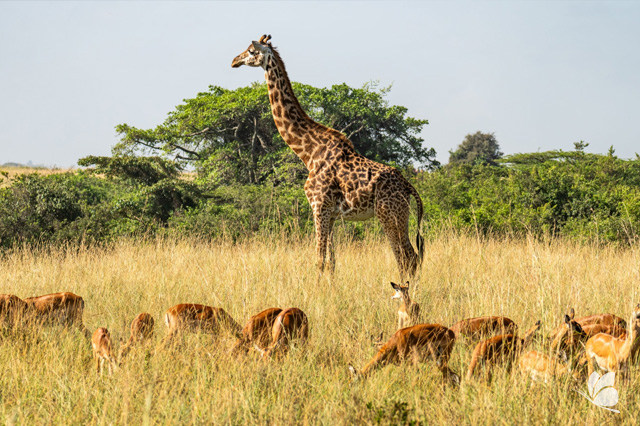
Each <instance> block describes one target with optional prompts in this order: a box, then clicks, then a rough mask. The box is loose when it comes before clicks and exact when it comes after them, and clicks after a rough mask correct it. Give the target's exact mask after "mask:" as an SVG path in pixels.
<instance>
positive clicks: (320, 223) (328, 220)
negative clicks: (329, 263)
mask: <svg viewBox="0 0 640 426" xmlns="http://www.w3.org/2000/svg"><path fill="white" fill-rule="evenodd" d="M313 219H314V223H315V227H316V255H317V257H318V271H319V273H320V275H322V273H323V272H324V267H325V262H326V257H327V247H328V245H329V237H331V236H332V233H333V223H334V222H335V218H333V217H332V215H331V211H330V210H319V211H317V212H314V215H313ZM331 246H332V247H331V251H333V244H331ZM330 257H331V256H330Z"/></svg>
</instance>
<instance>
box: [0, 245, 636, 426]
mask: <svg viewBox="0 0 640 426" xmlns="http://www.w3.org/2000/svg"><path fill="white" fill-rule="evenodd" d="M425 253H426V255H425V259H424V264H423V266H422V269H421V275H420V277H419V279H418V280H417V282H416V283H415V286H414V294H413V297H414V299H415V300H416V301H418V302H419V303H420V304H421V305H422V312H423V320H424V322H439V323H443V324H446V325H450V324H452V323H453V322H455V321H456V320H459V319H461V318H465V317H471V316H477V315H486V314H503V315H507V316H509V317H511V318H512V319H513V320H515V321H516V322H517V323H518V324H519V325H520V327H521V328H528V327H529V326H530V325H532V324H533V323H534V322H535V321H536V320H537V319H541V320H542V321H543V329H542V333H541V334H542V335H546V334H547V333H548V332H549V331H550V330H551V329H552V328H553V327H555V326H556V325H557V324H558V323H559V321H560V320H561V315H562V314H563V313H564V312H565V311H566V310H567V308H569V307H574V308H575V309H576V312H577V315H583V314H585V315H586V314H589V313H596V312H611V313H616V314H618V315H621V316H623V317H625V318H626V317H628V315H629V313H630V311H631V308H632V306H634V305H635V304H636V303H638V302H640V292H639V291H638V288H639V287H638V284H639V283H640V279H639V278H640V269H639V267H640V255H639V252H638V250H637V249H635V248H633V249H619V248H612V247H595V246H587V245H578V244H575V243H571V242H562V241H553V242H538V241H534V240H528V241H527V240H504V241H498V240H478V239H476V238H473V237H470V236H464V235H454V234H448V235H443V236H441V237H437V238H435V239H433V240H431V241H427V243H426V250H425ZM314 265H315V262H314V249H313V243H312V242H311V241H310V240H309V241H302V242H298V243H295V242H285V241H280V240H275V241H253V242H246V243H241V244H237V245H232V244H227V243H216V244H209V245H207V244H198V243H193V242H189V241H154V242H120V243H117V244H115V245H113V246H112V247H110V248H108V249H104V248H103V249H67V250H65V249H58V250H49V251H40V252H38V251H36V250H26V249H24V250H17V251H15V252H13V253H10V254H7V255H5V256H4V257H2V258H0V286H1V287H0V292H2V293H13V294H16V295H18V296H20V297H27V296H33V295H41V294H46V293H51V292H57V291H72V292H74V293H77V294H79V295H81V296H83V297H84V299H85V303H86V309H85V324H86V325H87V327H88V328H89V329H90V330H92V331H93V330H94V329H95V328H97V327H99V326H104V327H107V328H109V330H111V332H112V335H113V336H114V337H115V338H116V339H117V338H119V337H122V338H126V337H127V335H126V333H127V329H128V325H129V322H130V321H131V319H132V318H133V317H134V316H135V315H136V314H137V313H139V312H143V311H147V312H150V313H151V314H152V315H153V316H154V317H155V319H156V326H157V329H156V334H155V336H154V339H153V344H152V346H154V345H155V344H157V343H158V342H159V340H160V339H161V338H162V337H163V336H164V334H165V333H166V330H165V327H164V324H163V321H162V313H163V312H164V311H165V310H166V309H167V308H169V307H170V306H172V305H175V304H177V303H184V302H193V303H203V304H208V305H213V306H221V307H223V308H224V309H225V310H227V312H229V313H230V314H231V315H232V316H233V317H234V318H235V319H236V320H237V321H238V322H240V323H244V322H245V321H246V320H247V318H248V317H249V316H251V315H252V314H255V313H257V312H259V311H260V310H262V309H265V308H267V307H272V306H280V307H283V308H284V307H289V306H298V307H300V308H301V309H303V310H304V311H305V312H306V313H307V315H308V317H309V321H310V341H309V344H308V347H307V349H306V350H302V349H301V348H294V350H293V351H292V352H291V353H290V354H289V355H288V356H287V357H286V358H285V359H283V360H282V361H281V362H268V363H262V362H258V361H257V359H256V357H255V356H253V355H251V356H249V357H246V358H244V357H238V358H232V357H230V356H228V355H227V351H228V349H229V348H230V347H231V345H232V343H233V339H232V338H231V336H229V335H226V334H224V335H222V336H220V338H218V339H217V340H215V341H214V340H213V339H211V338H210V337H209V336H203V335H190V336H187V337H186V338H185V339H184V342H183V344H182V346H181V348H180V349H179V350H176V351H167V352H163V353H160V354H158V355H155V356H152V355H151V354H150V350H144V349H142V350H134V351H133V352H132V353H131V354H130V356H129V358H128V362H127V363H126V364H125V365H123V367H122V369H121V370H119V371H118V372H117V373H116V374H114V375H113V376H111V377H109V376H106V375H105V376H102V377H99V376H98V375H97V374H96V373H95V371H94V369H93V364H92V360H91V351H90V348H89V345H88V343H87V342H86V341H84V340H83V338H82V336H81V334H80V333H77V332H73V331H72V332H61V331H60V330H56V329H45V330H43V331H42V332H41V333H38V334H31V333H28V334H27V336H26V337H25V336H23V335H21V334H20V332H15V333H4V336H3V337H2V340H1V341H0V366H1V367H2V369H1V374H0V419H2V420H1V421H2V422H3V423H5V424H24V425H36V424H37V425H40V424H51V425H78V424H83V425H103V424H104V425H111V424H118V425H120V424H122V425H127V424H130V425H140V424H143V425H177V424H274V425H275V424H278V425H280V424H330V425H334V424H444V423H450V424H474V425H475V424H480V425H483V424H487V425H493V424H516V423H517V424H542V423H552V424H560V423H562V424H574V423H581V424H602V423H609V422H615V423H623V424H638V422H640V414H639V413H640V410H639V409H640V398H639V397H638V396H637V395H636V394H637V392H638V390H639V389H640V381H639V380H638V376H637V371H636V369H633V370H632V380H631V383H630V384H629V385H626V386H622V385H621V386H618V390H619V393H620V402H619V404H618V405H617V407H616V408H618V409H619V410H620V411H621V414H618V415H616V414H612V413H609V412H607V411H605V410H602V409H601V408H598V407H596V406H594V405H592V404H591V403H590V402H588V401H587V400H586V399H584V398H583V397H582V396H580V395H578V393H576V392H575V389H581V390H583V391H586V379H585V380H584V381H583V382H579V383H571V382H566V381H559V382H556V383H551V384H547V385H542V384H532V383H530V382H529V381H528V380H526V379H523V378H522V377H520V376H519V375H518V374H511V373H509V372H508V371H506V370H505V369H499V370H498V371H497V374H494V377H493V380H492V381H491V382H490V383H487V382H485V381H483V380H473V381H471V382H467V381H464V380H463V382H462V385H461V387H460V388H459V389H455V388H450V387H444V386H443V385H442V383H441V376H440V374H439V372H438V371H437V370H436V369H435V368H434V365H433V363H431V362H427V363H425V364H422V365H419V366H417V367H412V366H409V365H402V366H389V367H386V368H384V369H381V370H379V371H378V372H377V373H376V374H374V375H373V376H372V377H370V378H369V379H367V380H365V381H363V382H358V383H356V384H350V381H349V375H348V370H347V364H348V363H354V364H355V365H356V366H361V365H362V364H363V363H365V362H366V361H368V360H369V359H370V357H371V356H372V355H373V354H374V352H375V349H374V347H373V345H372V344H371V337H370V336H371V335H375V336H377V335H378V334H379V332H380V331H384V333H385V335H386V336H389V335H390V334H391V333H392V332H393V331H394V325H395V324H396V316H395V312H396V311H397V305H396V304H395V303H394V302H393V301H392V300H391V298H390V297H391V295H392V293H393V292H392V290H391V287H390V286H389V281H390V280H395V279H397V278H398V277H397V270H396V265H395V261H394V259H393V256H392V254H391V251H390V249H389V247H388V244H387V243H386V242H385V241H376V240H369V241H366V242H343V243H339V244H338V247H337V265H336V273H335V275H334V276H333V278H329V277H324V278H323V279H322V280H321V282H320V284H318V285H317V284H316V271H315V267H314ZM547 345H548V342H546V341H545V340H544V339H542V338H540V339H538V340H536V342H535V344H534V346H535V347H536V348H538V349H540V350H546V346H547ZM471 350H472V348H471V347H468V346H466V345H465V344H464V343H463V342H459V343H458V344H457V345H456V348H455V350H454V355H453V357H452V364H451V367H452V369H453V370H455V371H456V372H458V373H459V374H460V375H461V376H462V375H463V373H464V372H465V370H466V367H467V364H468V362H469V358H470V354H471Z"/></svg>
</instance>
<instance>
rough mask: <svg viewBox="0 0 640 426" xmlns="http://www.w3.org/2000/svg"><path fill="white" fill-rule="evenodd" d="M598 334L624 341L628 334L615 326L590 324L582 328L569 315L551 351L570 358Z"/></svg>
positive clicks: (565, 317) (554, 340) (556, 335)
mask: <svg viewBox="0 0 640 426" xmlns="http://www.w3.org/2000/svg"><path fill="white" fill-rule="evenodd" d="M598 333H604V334H609V335H611V336H613V337H618V338H621V339H624V338H625V337H626V335H627V332H626V330H625V329H624V328H622V327H619V326H617V325H615V324H589V325H585V326H581V325H580V323H578V321H577V320H574V319H572V318H571V316H569V315H565V316H564V324H563V327H562V328H561V329H560V331H559V332H556V333H555V338H554V339H553V341H552V342H551V349H552V350H553V351H555V352H557V353H558V354H561V355H563V356H564V357H565V358H570V357H572V356H573V355H575V354H576V353H577V352H579V351H580V350H581V349H582V348H583V346H584V343H585V342H586V341H587V339H589V338H590V337H591V336H595V335H596V334H598Z"/></svg>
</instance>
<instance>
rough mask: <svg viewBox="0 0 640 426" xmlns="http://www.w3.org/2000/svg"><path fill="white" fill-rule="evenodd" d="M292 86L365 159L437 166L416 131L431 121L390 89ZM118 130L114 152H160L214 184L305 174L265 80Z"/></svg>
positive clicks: (211, 93)
mask: <svg viewBox="0 0 640 426" xmlns="http://www.w3.org/2000/svg"><path fill="white" fill-rule="evenodd" d="M293 88H294V90H295V92H296V93H297V96H298V98H299V100H300V103H301V105H302V107H303V108H304V109H305V110H306V111H307V113H308V114H309V116H310V117H311V118H313V119H314V120H316V121H318V122H320V123H323V124H325V125H327V126H331V127H333V128H335V129H337V130H339V131H341V132H343V133H345V134H346V135H347V136H348V137H349V138H350V139H351V140H352V141H353V143H354V145H355V147H356V149H357V150H358V152H360V153H361V154H363V155H365V156H366V157H368V158H371V159H373V160H376V161H380V162H385V163H392V164H396V165H398V166H400V167H406V166H409V165H413V164H416V163H417V164H418V165H419V166H420V167H423V168H426V169H431V168H433V167H436V166H437V165H438V163H437V162H436V161H435V151H434V150H433V148H431V149H426V148H424V147H423V146H422V143H423V139H422V138H420V137H419V134H420V132H421V131H422V128H423V126H424V125H426V124H428V122H427V120H420V119H415V118H412V117H407V109H406V108H405V107H402V106H397V105H389V102H388V101H387V100H386V98H385V97H386V95H387V94H388V93H389V90H390V88H381V89H379V88H378V87H377V86H376V85H375V84H366V85H364V86H363V87H362V88H359V89H354V88H351V87H349V86H347V85H346V84H341V85H335V86H333V87H331V88H330V89H329V88H315V87H312V86H309V85H303V84H299V83H293ZM116 130H117V131H118V133H119V134H120V135H121V141H120V143H118V144H117V145H116V146H115V147H114V151H113V152H114V154H115V155H122V154H133V153H139V152H151V153H156V154H157V153H158V152H162V153H164V154H165V155H167V156H170V157H173V158H174V159H175V160H176V161H178V162H181V163H183V164H188V165H191V166H193V167H195V168H196V170H197V171H198V173H199V176H200V177H201V178H203V179H205V180H207V181H210V182H213V183H217V184H235V183H238V184H256V183H263V182H266V181H271V182H274V183H276V184H277V183H281V182H287V181H299V180H301V179H304V178H305V177H306V174H307V173H306V169H305V168H304V164H303V163H302V162H301V161H300V160H299V159H298V158H297V157H296V156H295V155H294V154H293V152H292V151H291V150H290V149H289V147H287V145H286V144H285V143H284V141H283V140H282V138H281V137H280V135H279V134H278V131H277V129H276V127H275V125H274V123H273V118H272V116H271V109H270V106H269V97H268V93H267V87H266V85H265V84H264V83H261V84H259V83H254V84H252V85H251V86H248V87H242V88H239V89H236V90H227V89H223V88H221V87H218V86H211V87H210V88H209V90H208V91H207V92H203V93H199V94H198V95H197V96H196V97H195V98H191V99H185V101H184V103H182V104H181V105H178V106H177V107H176V109H175V110H174V111H172V112H170V113H169V114H168V117H167V119H166V120H165V122H164V123H162V124H160V125H158V126H156V127H155V128H154V129H139V128H136V127H133V126H130V125H128V124H120V125H118V126H117V127H116Z"/></svg>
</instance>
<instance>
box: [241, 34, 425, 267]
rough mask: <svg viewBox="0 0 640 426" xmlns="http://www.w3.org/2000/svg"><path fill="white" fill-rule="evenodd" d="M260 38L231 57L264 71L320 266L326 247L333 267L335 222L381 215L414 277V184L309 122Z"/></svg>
mask: <svg viewBox="0 0 640 426" xmlns="http://www.w3.org/2000/svg"><path fill="white" fill-rule="evenodd" d="M268 41H269V37H265V36H263V37H261V38H260V41H259V42H253V43H252V44H251V46H249V48H248V49H247V50H245V51H244V52H243V53H241V54H240V55H238V56H237V57H236V58H235V59H234V60H233V62H232V64H231V65H232V66H233V67H234V68H236V67H240V66H242V65H249V66H260V67H262V68H264V70H265V79H266V81H267V86H268V89H269V101H270V103H271V111H272V114H273V119H274V121H275V124H276V127H277V128H278V131H279V132H280V135H282V138H283V139H284V141H285V142H286V143H287V145H289V146H290V147H291V149H293V151H294V152H295V153H296V155H297V156H298V157H299V158H300V159H301V160H302V161H303V162H304V164H305V165H306V167H307V169H308V170H309V176H308V178H307V181H306V183H305V185H304V191H305V194H306V196H307V199H308V200H309V204H310V205H311V208H312V211H313V219H314V224H315V228H316V251H317V256H318V267H319V269H320V271H323V270H324V267H325V263H326V262H325V259H326V253H327V249H328V251H329V266H330V268H331V269H333V267H334V264H335V255H334V251H333V246H332V245H333V244H332V232H333V225H334V223H335V221H336V219H338V218H340V217H341V218H343V219H345V220H354V221H361V220H367V219H370V218H371V217H373V216H374V215H375V216H377V217H378V220H380V222H381V224H382V227H383V229H384V232H385V234H386V236H387V238H388V239H389V242H390V243H391V247H392V249H393V252H394V255H395V257H396V261H397V262H398V267H399V269H400V273H401V275H404V274H406V273H408V274H409V275H411V276H413V275H414V274H415V272H416V269H417V266H418V264H419V262H420V260H421V258H422V253H423V246H424V243H423V239H422V237H421V236H420V223H421V220H422V200H421V199H420V195H418V192H417V191H416V190H415V188H414V187H413V186H412V185H411V184H410V183H409V182H408V181H407V180H406V179H405V178H404V176H402V174H401V173H400V172H399V171H398V170H396V169H395V168H393V167H389V166H386V165H384V164H380V163H377V162H375V161H372V160H369V159H368V158H365V157H363V156H362V155H360V154H359V153H357V152H356V150H355V148H354V146H353V143H352V142H351V141H350V140H349V139H348V138H347V137H346V136H345V135H343V134H342V133H340V132H338V131H337V130H335V129H331V128H328V127H326V126H323V125H322V124H319V123H316V122H315V121H313V120H312V119H311V118H310V117H309V116H308V115H307V114H306V113H305V112H304V111H303V110H302V107H301V106H300V103H299V102H298V100H297V98H296V96H295V94H294V93H293V89H292V87H291V82H290V81H289V77H288V75H287V72H286V70H285V67H284V63H283V62H282V59H281V58H280V55H279V54H278V52H277V51H276V50H275V49H274V48H273V46H272V45H271V43H269V42H268ZM411 197H413V198H415V199H416V202H417V205H418V236H417V238H416V244H417V248H418V253H417V254H416V252H415V251H414V249H413V246H412V245H411V242H410V240H409V214H410V201H411Z"/></svg>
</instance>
